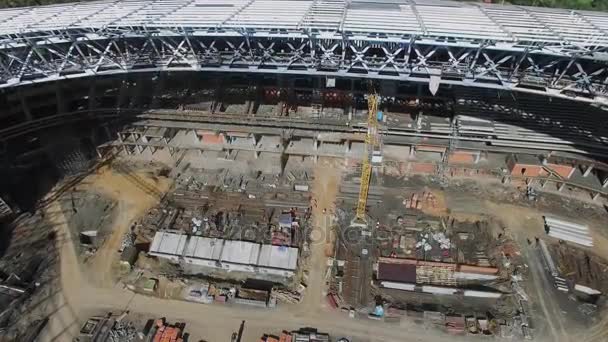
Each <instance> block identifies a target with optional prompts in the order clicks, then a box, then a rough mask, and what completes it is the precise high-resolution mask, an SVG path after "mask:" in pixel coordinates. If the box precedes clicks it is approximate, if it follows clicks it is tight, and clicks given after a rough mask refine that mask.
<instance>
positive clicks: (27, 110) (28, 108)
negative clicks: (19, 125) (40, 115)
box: [17, 90, 33, 121]
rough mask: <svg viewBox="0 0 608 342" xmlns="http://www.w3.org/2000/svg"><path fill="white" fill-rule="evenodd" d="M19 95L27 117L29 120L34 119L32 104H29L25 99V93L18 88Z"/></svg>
mask: <svg viewBox="0 0 608 342" xmlns="http://www.w3.org/2000/svg"><path fill="white" fill-rule="evenodd" d="M17 96H19V102H20V103H21V108H22V109H23V114H24V115H25V119H26V120H27V121H32V119H33V118H32V112H31V111H30V106H28V104H27V101H26V100H25V95H23V92H22V91H21V90H17Z"/></svg>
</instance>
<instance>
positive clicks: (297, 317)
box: [40, 170, 601, 342]
mask: <svg viewBox="0 0 608 342" xmlns="http://www.w3.org/2000/svg"><path fill="white" fill-rule="evenodd" d="M334 171H335V170H334ZM338 183H339V172H335V173H332V172H327V170H326V171H325V173H324V174H323V177H319V180H318V184H315V189H323V191H322V192H319V193H318V197H317V198H318V205H317V209H316V211H315V213H314V215H315V219H316V220H317V224H318V226H320V227H324V226H322V225H321V224H320V222H319V219H321V220H323V219H324V218H325V216H324V215H322V212H321V213H319V211H322V209H323V208H324V207H327V210H328V212H329V210H330V208H331V207H332V206H331V202H332V201H333V200H332V199H331V198H332V196H333V197H335V191H337V184H338ZM47 210H48V212H49V215H48V216H49V217H50V216H52V217H53V218H52V223H53V224H54V227H55V230H56V231H57V233H58V234H57V236H58V237H61V238H58V239H57V243H58V246H57V247H58V248H59V249H60V269H61V270H60V273H61V276H60V280H61V281H60V282H61V291H59V293H58V294H57V296H55V297H54V299H53V300H55V301H56V304H55V306H56V310H55V312H54V313H53V314H52V315H51V317H50V321H49V324H48V326H47V327H46V328H45V329H44V330H43V333H42V337H41V339H40V340H41V341H44V342H52V341H54V342H59V341H61V342H63V341H66V342H70V341H72V339H73V337H74V336H75V334H76V333H77V331H78V328H79V327H80V325H81V323H82V321H83V320H84V319H86V317H88V316H90V315H92V314H101V313H103V312H106V311H114V312H117V311H120V310H124V309H128V310H130V311H131V312H133V313H138V314H142V315H144V316H145V317H148V318H154V317H167V318H168V319H169V320H171V321H183V322H185V323H186V324H187V331H188V332H189V333H190V334H191V339H190V341H199V339H200V340H205V341H210V342H216V341H217V342H220V341H229V339H230V336H231V334H232V332H234V331H236V330H238V327H239V324H240V322H241V320H246V329H245V335H244V338H243V341H244V342H245V341H246V342H250V341H258V340H259V337H260V336H261V335H262V334H263V333H267V332H273V333H278V332H280V331H281V330H283V329H295V328H300V327H305V326H312V327H316V328H318V329H320V330H322V331H327V332H329V333H330V334H332V335H333V336H339V335H344V336H350V337H353V338H355V341H357V342H362V341H370V342H371V341H386V342H389V341H401V342H404V341H405V342H409V341H411V342H414V341H425V342H434V341H470V340H471V339H470V338H466V337H458V336H452V335H447V334H445V333H443V332H441V331H439V329H437V328H427V327H424V326H422V325H417V324H414V323H412V322H411V321H408V320H407V319H404V320H402V321H401V322H400V323H393V324H390V323H383V322H378V321H370V320H366V319H356V320H354V319H350V318H348V316H347V315H345V314H343V313H338V312H335V311H329V309H327V308H325V307H324V306H323V305H322V291H323V288H324V279H323V277H324V272H325V260H326V257H325V255H324V253H323V252H324V245H323V244H321V245H319V246H320V247H318V248H319V249H314V250H313V252H312V253H313V256H312V265H314V266H313V269H312V270H311V273H310V278H309V283H310V284H309V289H308V293H307V299H306V301H305V302H304V303H303V304H302V305H298V306H282V305H280V306H279V307H278V308H276V309H273V310H261V309H254V308H247V307H242V306H238V307H231V306H230V305H203V304H196V303H190V302H184V301H175V300H165V299H159V298H155V297H148V296H142V295H135V294H133V293H132V292H130V291H128V290H124V289H120V288H116V287H112V286H108V285H109V284H107V283H106V282H105V281H103V282H95V281H94V280H93V281H91V279H90V278H88V277H84V276H83V270H82V266H81V265H80V263H79V261H78V258H77V256H76V253H75V250H74V245H73V243H72V242H71V241H70V239H71V238H72V237H71V236H70V230H69V229H68V226H67V224H66V221H65V217H63V214H62V213H61V208H60V206H59V205H57V204H52V205H50V206H49V208H48V209H47ZM51 214H52V215H51ZM114 256H115V255H110V257H114ZM104 269H105V270H107V268H106V267H105V266H104V267H101V268H99V270H100V271H103V270H104ZM102 279H103V278H102ZM543 286H545V285H544V284H543V283H539V284H538V287H537V289H540V288H542V287H543ZM548 311H549V312H548V314H549V315H550V314H551V312H555V309H554V308H549V310H548ZM558 324H559V323H558ZM552 331H553V333H552V334H546V336H537V339H536V340H537V341H566V339H562V338H561V336H563V335H562V333H563V328H561V329H560V327H554V329H552ZM599 341H601V340H597V342H599ZM588 342H596V340H589V341H588Z"/></svg>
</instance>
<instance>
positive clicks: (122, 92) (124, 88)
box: [116, 78, 129, 108]
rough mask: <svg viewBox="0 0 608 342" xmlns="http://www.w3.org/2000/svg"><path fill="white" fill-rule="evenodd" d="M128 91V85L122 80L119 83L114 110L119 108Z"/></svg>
mask: <svg viewBox="0 0 608 342" xmlns="http://www.w3.org/2000/svg"><path fill="white" fill-rule="evenodd" d="M128 91H129V84H128V83H127V80H126V79H124V78H123V79H122V80H121V83H120V89H119V91H118V96H117V97H116V108H120V107H121V106H122V104H123V102H124V101H125V98H126V97H127V92H128Z"/></svg>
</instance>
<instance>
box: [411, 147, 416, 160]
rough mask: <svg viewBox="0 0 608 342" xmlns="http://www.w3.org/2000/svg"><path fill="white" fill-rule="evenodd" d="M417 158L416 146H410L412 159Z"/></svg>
mask: <svg viewBox="0 0 608 342" xmlns="http://www.w3.org/2000/svg"><path fill="white" fill-rule="evenodd" d="M414 158H416V146H414V145H412V146H410V159H414Z"/></svg>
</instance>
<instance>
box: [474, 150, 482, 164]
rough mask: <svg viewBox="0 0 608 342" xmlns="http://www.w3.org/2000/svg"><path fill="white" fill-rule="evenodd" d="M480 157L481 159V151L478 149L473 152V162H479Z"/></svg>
mask: <svg viewBox="0 0 608 342" xmlns="http://www.w3.org/2000/svg"><path fill="white" fill-rule="evenodd" d="M480 159H481V151H478V152H477V153H476V154H475V158H474V159H473V164H477V163H479V160H480Z"/></svg>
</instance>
